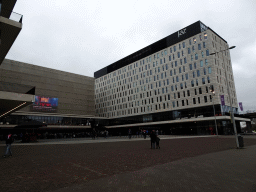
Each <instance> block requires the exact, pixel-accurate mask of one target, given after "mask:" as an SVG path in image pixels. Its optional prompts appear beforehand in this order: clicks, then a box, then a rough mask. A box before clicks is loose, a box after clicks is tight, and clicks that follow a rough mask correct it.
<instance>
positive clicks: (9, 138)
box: [3, 133, 13, 158]
mask: <svg viewBox="0 0 256 192" xmlns="http://www.w3.org/2000/svg"><path fill="white" fill-rule="evenodd" d="M5 143H6V152H5V154H4V156H3V157H4V158H5V157H6V156H7V155H8V154H10V155H9V157H11V156H12V151H11V144H12V143H13V137H12V134H11V133H9V134H8V135H7V138H6V142H5Z"/></svg>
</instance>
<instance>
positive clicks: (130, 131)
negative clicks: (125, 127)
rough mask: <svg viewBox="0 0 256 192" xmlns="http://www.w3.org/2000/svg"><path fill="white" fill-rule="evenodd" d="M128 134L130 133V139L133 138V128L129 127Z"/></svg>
mask: <svg viewBox="0 0 256 192" xmlns="http://www.w3.org/2000/svg"><path fill="white" fill-rule="evenodd" d="M128 135H129V139H131V138H132V130H131V129H129V131H128Z"/></svg>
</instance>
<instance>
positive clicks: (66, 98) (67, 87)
mask: <svg viewBox="0 0 256 192" xmlns="http://www.w3.org/2000/svg"><path fill="white" fill-rule="evenodd" d="M0 81H4V82H10V83H18V84H24V85H30V86H35V87H36V92H35V95H37V96H44V97H55V98H58V99H59V100H58V111H57V113H61V114H76V115H95V109H94V78H92V77H86V76H82V75H77V74H72V73H68V72H63V71H58V70H54V69H50V68H45V67H40V66H36V65H31V64H27V63H22V62H18V61H13V60H8V59H5V60H4V61H3V63H2V65H1V66H0ZM22 111H26V112H29V111H30V107H26V108H23V109H22Z"/></svg>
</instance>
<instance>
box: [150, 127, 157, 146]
mask: <svg viewBox="0 0 256 192" xmlns="http://www.w3.org/2000/svg"><path fill="white" fill-rule="evenodd" d="M150 141H151V149H155V147H156V133H155V130H153V131H152V132H151V133H150Z"/></svg>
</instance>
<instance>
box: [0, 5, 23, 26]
mask: <svg viewBox="0 0 256 192" xmlns="http://www.w3.org/2000/svg"><path fill="white" fill-rule="evenodd" d="M0 16H2V17H5V18H8V19H10V20H13V21H16V22H19V23H22V19H23V15H21V14H19V13H15V12H13V11H11V10H7V9H3V8H1V6H0Z"/></svg>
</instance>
